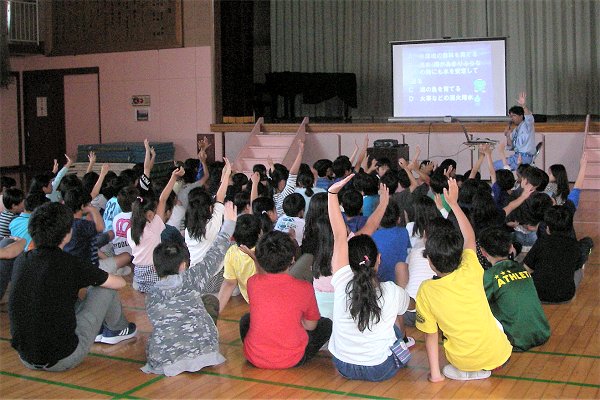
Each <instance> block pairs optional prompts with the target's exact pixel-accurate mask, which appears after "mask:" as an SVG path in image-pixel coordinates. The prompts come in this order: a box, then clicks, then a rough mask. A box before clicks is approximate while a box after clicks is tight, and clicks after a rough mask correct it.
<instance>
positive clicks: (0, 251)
mask: <svg viewBox="0 0 600 400" xmlns="http://www.w3.org/2000/svg"><path fill="white" fill-rule="evenodd" d="M26 242H27V241H26V240H25V239H23V238H14V242H13V243H11V244H9V245H8V246H6V247H4V248H0V259H11V258H15V257H16V256H18V255H19V254H21V252H22V251H23V249H25V243H26Z"/></svg>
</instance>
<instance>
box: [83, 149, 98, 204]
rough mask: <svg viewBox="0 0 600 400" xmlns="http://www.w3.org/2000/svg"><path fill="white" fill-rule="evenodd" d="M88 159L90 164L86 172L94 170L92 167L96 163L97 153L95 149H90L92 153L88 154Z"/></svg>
mask: <svg viewBox="0 0 600 400" xmlns="http://www.w3.org/2000/svg"><path fill="white" fill-rule="evenodd" d="M88 160H89V162H88V166H87V168H86V170H85V173H86V174H87V173H88V172H92V168H94V164H96V153H94V152H93V151H90V153H89V154H88ZM92 198H93V197H92Z"/></svg>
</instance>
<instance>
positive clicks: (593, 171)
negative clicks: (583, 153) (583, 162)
mask: <svg viewBox="0 0 600 400" xmlns="http://www.w3.org/2000/svg"><path fill="white" fill-rule="evenodd" d="M585 172H586V177H588V176H598V177H600V163H590V162H588V165H587V168H586V169H585Z"/></svg>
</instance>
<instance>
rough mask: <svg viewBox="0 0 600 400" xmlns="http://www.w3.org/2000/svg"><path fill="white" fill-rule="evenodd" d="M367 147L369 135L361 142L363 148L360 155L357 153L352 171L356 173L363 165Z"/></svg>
mask: <svg viewBox="0 0 600 400" xmlns="http://www.w3.org/2000/svg"><path fill="white" fill-rule="evenodd" d="M368 147H369V135H368V134H367V135H365V140H364V142H363V148H362V149H361V151H360V153H358V159H357V160H356V164H354V171H358V170H359V169H360V167H361V165H362V163H363V160H364V159H365V157H366V156H367V148H368Z"/></svg>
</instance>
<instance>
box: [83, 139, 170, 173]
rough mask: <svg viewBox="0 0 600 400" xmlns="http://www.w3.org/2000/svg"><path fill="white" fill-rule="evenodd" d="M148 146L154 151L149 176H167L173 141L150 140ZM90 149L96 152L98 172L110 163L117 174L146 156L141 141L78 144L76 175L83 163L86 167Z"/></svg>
mask: <svg viewBox="0 0 600 400" xmlns="http://www.w3.org/2000/svg"><path fill="white" fill-rule="evenodd" d="M150 147H153V148H154V151H155V152H156V158H155V160H154V168H153V169H152V173H151V178H152V179H160V178H163V177H166V176H169V175H170V173H171V170H172V169H173V160H174V159H175V146H174V145H173V142H150ZM90 151H93V152H94V153H95V154H96V165H95V168H94V171H96V172H99V170H100V167H101V166H102V164H103V163H110V165H111V168H110V169H111V170H112V171H114V172H116V173H117V174H118V173H119V172H120V171H122V170H123V169H126V168H131V167H132V166H133V165H134V164H136V163H143V162H144V157H145V156H146V149H145V148H144V143H143V142H116V143H102V144H80V145H79V146H77V163H76V165H75V167H76V168H75V169H76V170H77V173H78V175H79V169H81V168H82V167H83V166H84V165H85V166H86V167H87V163H88V154H89V152H90ZM84 173H85V168H84Z"/></svg>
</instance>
